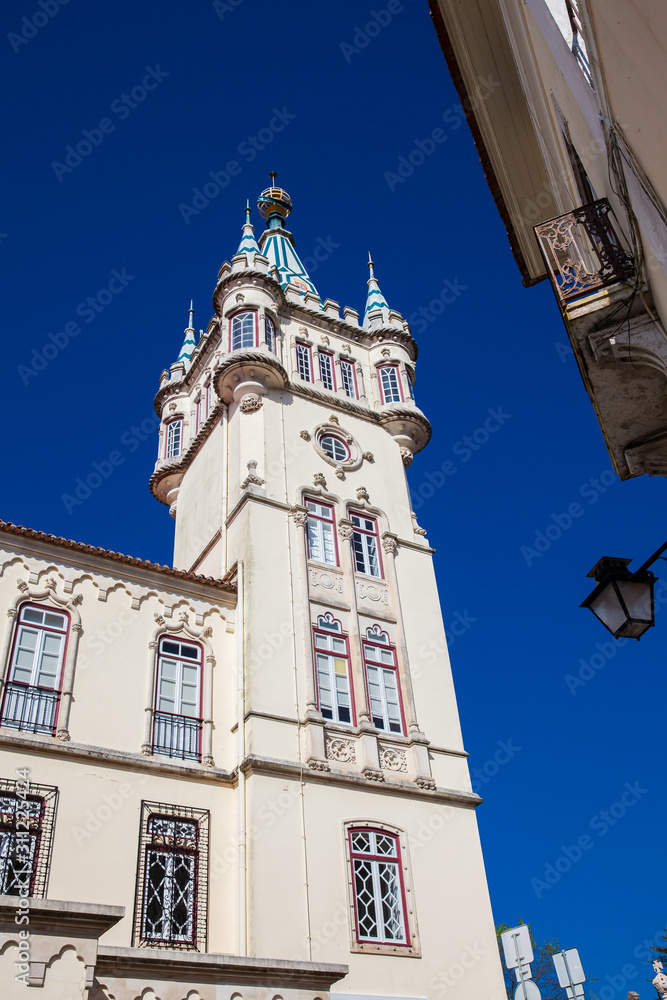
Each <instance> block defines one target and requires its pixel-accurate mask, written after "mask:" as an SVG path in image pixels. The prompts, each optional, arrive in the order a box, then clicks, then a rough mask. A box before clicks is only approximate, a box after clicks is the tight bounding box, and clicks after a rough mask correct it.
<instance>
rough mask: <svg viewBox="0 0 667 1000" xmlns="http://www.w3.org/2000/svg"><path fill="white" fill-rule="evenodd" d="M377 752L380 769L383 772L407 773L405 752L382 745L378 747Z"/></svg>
mask: <svg viewBox="0 0 667 1000" xmlns="http://www.w3.org/2000/svg"><path fill="white" fill-rule="evenodd" d="M378 750H379V752H380V767H381V768H383V769H384V770H385V771H407V769H408V754H407V750H403V749H402V748H401V747H394V746H388V745H387V744H384V743H380V744H379V745H378Z"/></svg>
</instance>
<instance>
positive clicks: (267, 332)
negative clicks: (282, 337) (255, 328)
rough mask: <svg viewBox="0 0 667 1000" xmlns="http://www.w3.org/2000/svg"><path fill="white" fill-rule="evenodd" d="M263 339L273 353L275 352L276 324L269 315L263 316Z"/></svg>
mask: <svg viewBox="0 0 667 1000" xmlns="http://www.w3.org/2000/svg"><path fill="white" fill-rule="evenodd" d="M264 340H265V341H266V346H267V347H268V349H269V350H270V351H272V352H273V353H274V354H275V353H276V324H275V323H274V322H273V320H272V319H271V317H270V316H265V317H264Z"/></svg>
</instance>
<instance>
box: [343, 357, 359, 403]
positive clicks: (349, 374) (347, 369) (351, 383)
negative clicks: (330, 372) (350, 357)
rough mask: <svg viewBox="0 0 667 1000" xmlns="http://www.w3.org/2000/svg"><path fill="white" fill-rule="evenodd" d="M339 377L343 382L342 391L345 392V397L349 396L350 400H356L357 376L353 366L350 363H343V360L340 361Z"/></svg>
mask: <svg viewBox="0 0 667 1000" xmlns="http://www.w3.org/2000/svg"><path fill="white" fill-rule="evenodd" d="M340 377H341V379H342V382H343V389H344V390H345V395H346V396H349V397H350V399H356V398H357V396H358V393H357V376H356V372H355V370H354V364H353V363H352V362H351V361H344V360H343V359H341V362H340Z"/></svg>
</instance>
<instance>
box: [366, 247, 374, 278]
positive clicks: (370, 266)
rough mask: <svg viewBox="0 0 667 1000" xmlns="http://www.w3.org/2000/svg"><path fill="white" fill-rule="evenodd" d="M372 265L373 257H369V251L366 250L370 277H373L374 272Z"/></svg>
mask: <svg viewBox="0 0 667 1000" xmlns="http://www.w3.org/2000/svg"><path fill="white" fill-rule="evenodd" d="M374 266H375V265H374V264H373V258H372V257H371V252H370V250H369V251H368V270H369V271H370V272H371V278H374V277H375V272H374V271H373V267H374Z"/></svg>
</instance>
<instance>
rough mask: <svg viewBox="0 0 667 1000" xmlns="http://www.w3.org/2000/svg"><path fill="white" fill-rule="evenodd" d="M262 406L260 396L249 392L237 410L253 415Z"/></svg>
mask: <svg viewBox="0 0 667 1000" xmlns="http://www.w3.org/2000/svg"><path fill="white" fill-rule="evenodd" d="M263 405H264V404H263V401H262V397H261V396H258V395H257V393H255V392H249V393H248V394H247V395H246V396H244V397H243V399H242V400H241V402H240V403H239V409H240V410H241V412H242V413H254V412H255V410H259V409H261V407H262V406H263Z"/></svg>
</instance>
